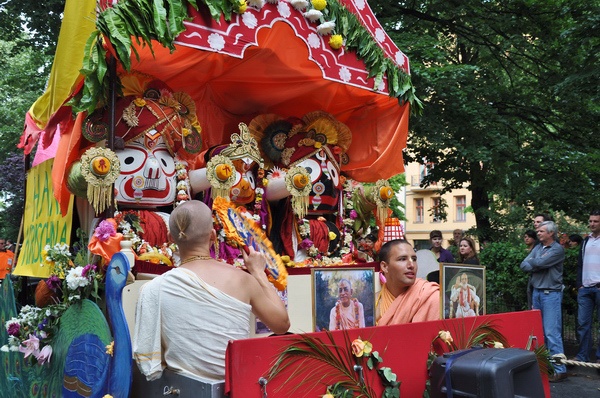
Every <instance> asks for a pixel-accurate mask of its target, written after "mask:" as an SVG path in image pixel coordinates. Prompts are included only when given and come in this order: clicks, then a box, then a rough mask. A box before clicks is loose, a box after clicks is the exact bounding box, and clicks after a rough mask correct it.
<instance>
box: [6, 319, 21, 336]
mask: <svg viewBox="0 0 600 398" xmlns="http://www.w3.org/2000/svg"><path fill="white" fill-rule="evenodd" d="M6 330H7V331H8V334H9V335H11V336H18V335H19V331H20V330H21V324H19V323H18V322H13V323H10V324H9V325H8V328H6Z"/></svg>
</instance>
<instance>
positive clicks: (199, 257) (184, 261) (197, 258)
mask: <svg viewBox="0 0 600 398" xmlns="http://www.w3.org/2000/svg"><path fill="white" fill-rule="evenodd" d="M196 260H214V258H212V257H211V256H192V257H188V258H186V259H185V260H181V262H180V263H179V265H183V264H185V263H190V262H192V261H196Z"/></svg>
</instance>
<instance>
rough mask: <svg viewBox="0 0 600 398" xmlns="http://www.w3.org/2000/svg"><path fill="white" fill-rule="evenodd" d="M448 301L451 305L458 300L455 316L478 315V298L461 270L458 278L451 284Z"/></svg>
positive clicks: (473, 287)
mask: <svg viewBox="0 0 600 398" xmlns="http://www.w3.org/2000/svg"><path fill="white" fill-rule="evenodd" d="M450 301H451V302H452V304H451V305H454V303H456V302H458V305H457V307H456V318H465V317H468V316H477V315H479V303H480V299H479V296H478V295H477V293H476V290H475V286H473V285H469V277H468V276H467V274H466V273H464V272H463V273H462V274H461V275H460V278H458V279H457V280H456V283H455V284H454V286H452V294H451V295H450ZM451 318H452V316H451Z"/></svg>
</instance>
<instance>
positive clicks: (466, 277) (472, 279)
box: [440, 263, 485, 319]
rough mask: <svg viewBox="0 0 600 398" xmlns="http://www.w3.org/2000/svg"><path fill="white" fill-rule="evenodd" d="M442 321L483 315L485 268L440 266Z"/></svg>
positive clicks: (475, 266)
mask: <svg viewBox="0 0 600 398" xmlns="http://www.w3.org/2000/svg"><path fill="white" fill-rule="evenodd" d="M440 290H441V296H442V304H441V306H440V308H441V311H442V314H441V315H442V318H443V319H450V318H465V317H470V316H478V315H485V266H483V265H471V264H449V263H441V264H440Z"/></svg>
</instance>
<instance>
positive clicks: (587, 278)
mask: <svg viewBox="0 0 600 398" xmlns="http://www.w3.org/2000/svg"><path fill="white" fill-rule="evenodd" d="M589 227H590V234H589V235H588V236H587V237H586V238H585V240H584V241H583V243H582V244H581V247H580V249H579V258H578V259H577V288H578V290H577V305H578V311H577V325H578V326H577V337H578V339H579V353H578V354H577V356H576V357H575V359H576V360H577V361H584V362H589V360H590V350H591V349H592V348H593V342H592V321H593V319H594V310H596V311H597V313H598V318H599V319H600V210H598V209H597V210H594V211H592V212H591V213H590V218H589ZM596 362H597V363H600V346H599V347H598V349H597V351H596Z"/></svg>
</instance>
